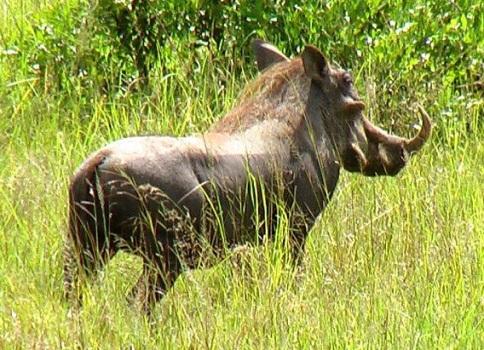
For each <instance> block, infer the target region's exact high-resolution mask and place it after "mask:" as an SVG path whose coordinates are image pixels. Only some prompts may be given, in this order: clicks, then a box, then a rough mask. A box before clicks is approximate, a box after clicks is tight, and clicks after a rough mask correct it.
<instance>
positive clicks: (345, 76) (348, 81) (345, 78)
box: [343, 73, 353, 85]
mask: <svg viewBox="0 0 484 350" xmlns="http://www.w3.org/2000/svg"><path fill="white" fill-rule="evenodd" d="M343 82H344V83H345V85H351V84H353V78H352V77H351V75H350V74H348V73H345V74H343Z"/></svg>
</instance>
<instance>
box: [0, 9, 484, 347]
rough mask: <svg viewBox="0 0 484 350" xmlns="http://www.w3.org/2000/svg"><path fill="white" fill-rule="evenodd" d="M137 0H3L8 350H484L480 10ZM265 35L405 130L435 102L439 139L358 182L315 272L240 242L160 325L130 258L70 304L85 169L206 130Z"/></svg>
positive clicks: (335, 215)
mask: <svg viewBox="0 0 484 350" xmlns="http://www.w3.org/2000/svg"><path fill="white" fill-rule="evenodd" d="M129 3H130V2H129V1H114V0H113V1H107V0H104V1H102V0H100V1H87V0H63V1H62V0H59V1H55V2H49V1H39V0H22V1H16V0H4V1H3V2H2V4H1V5H0V348H2V349H10V348H47V347H49V348H63V347H66V348H78V347H82V348H84V347H85V348H133V347H134V348H140V349H143V348H157V349H160V348H161V349H163V348H178V347H181V348H220V349H227V348H239V347H240V348H248V349H251V348H276V349H278V348H333V347H334V348H378V349H380V348H396V349H402V348H403V349H408V348H422V349H428V348H434V349H441V348H462V349H472V348H473V349H481V348H482V347H483V344H484V331H483V329H484V326H483V315H484V308H483V297H482V296H483V289H484V283H483V275H484V274H483V272H484V271H483V252H484V249H483V243H484V242H483V240H484V236H483V234H482V232H484V220H483V218H482V214H483V213H484V199H483V198H484V197H483V191H484V187H483V182H484V142H483V137H482V135H484V133H483V132H484V130H483V124H482V115H483V99H482V97H483V96H482V92H483V90H482V89H483V82H482V76H481V74H482V72H483V71H484V66H483V56H484V55H483V50H484V48H483V38H484V17H483V13H484V9H483V5H482V2H479V1H477V0H474V1H466V0H458V1H440V0H432V1H419V0H412V1H391V2H390V1H378V0H373V1H371V0H369V1H367V2H366V3H363V2H349V1H316V0H314V1H306V2H304V3H305V4H304V5H302V4H300V5H298V3H299V2H297V1H293V0H287V1H275V2H274V4H273V5H269V2H266V1H262V0H260V1H254V2H250V3H251V4H252V5H251V6H249V2H248V1H241V2H240V3H241V4H239V2H235V1H225V2H223V4H218V5H214V4H213V3H215V2H204V1H195V0H192V1H188V2H187V4H185V5H183V6H182V5H180V4H182V2H178V1H174V0H173V1H159V2H156V3H155V2H149V4H151V6H152V7H148V6H147V5H146V4H144V5H139V6H140V7H139V8H135V9H130V8H129V6H128V4H129ZM146 3H148V2H146ZM353 3H354V4H353ZM113 16H118V18H121V19H124V22H123V21H121V22H119V21H118V22H119V23H124V24H123V26H122V28H121V29H122V30H121V32H123V30H124V32H123V33H124V34H123V35H124V36H121V35H118V37H117V36H116V33H118V34H119V33H121V32H120V27H119V26H118V24H117V22H116V21H115V20H113V18H114V17H113ZM153 16H155V17H153ZM143 18H145V19H146V18H148V19H150V21H151V22H150V21H148V22H143ZM153 18H155V19H156V21H154V22H153ZM140 21H141V22H140ZM139 23H145V25H148V26H155V27H156V28H154V27H153V28H154V29H153V31H152V32H150V35H147V36H143V37H140V35H141V34H140V33H142V31H139V28H141V27H140V25H139ZM146 23H147V24H146ZM117 26H118V27H117ZM123 28H124V29H123ZM255 36H259V37H263V38H266V39H268V40H269V41H272V42H274V43H275V44H276V45H277V46H278V47H280V48H281V49H283V51H284V52H285V53H287V54H293V55H295V54H296V53H297V51H298V50H300V49H301V48H302V47H303V45H304V43H313V44H315V45H316V46H318V47H320V48H321V49H322V50H323V51H324V52H325V53H326V54H327V56H328V57H329V58H330V59H331V60H333V61H335V62H337V63H339V64H340V65H342V66H344V67H347V68H351V69H352V70H353V72H354V75H355V78H356V84H357V86H358V88H359V91H360V93H361V95H362V96H364V98H365V100H366V102H367V105H368V114H369V115H370V117H371V118H372V119H373V120H377V121H379V124H380V125H381V126H383V127H385V128H387V129H391V130H392V131H394V132H396V133H398V134H400V135H402V136H409V135H410V134H413V133H414V131H415V130H413V123H415V122H416V121H417V119H416V113H414V111H415V103H416V102H417V101H418V102H419V103H421V104H422V105H423V106H425V107H426V108H427V110H428V112H429V113H430V114H431V116H432V118H433V120H434V123H435V129H434V135H433V137H432V142H431V144H429V145H427V146H426V147H425V148H424V150H423V151H422V152H420V153H419V154H418V155H417V156H415V157H414V159H413V160H412V162H411V163H410V164H409V166H408V167H407V168H406V170H405V171H404V172H403V173H402V174H400V175H399V176H398V177H396V178H374V179H370V178H364V177H362V176H357V175H350V174H345V175H344V176H343V177H342V179H341V181H340V184H339V189H338V191H337V193H336V195H335V197H334V198H333V200H332V202H331V203H330V205H329V207H328V209H327V210H326V212H325V213H324V215H323V216H322V218H321V220H320V222H319V223H318V225H317V226H316V227H315V228H314V229H313V231H312V232H311V234H310V238H309V241H308V246H307V254H306V257H305V265H304V266H305V268H304V270H303V271H300V272H297V273H295V272H294V271H293V270H291V269H290V267H288V266H287V265H285V264H283V263H282V262H281V260H280V259H278V256H280V249H282V248H277V247H275V246H274V244H270V243H267V244H264V245H262V246H260V247H255V248H249V249H242V250H239V251H238V252H237V253H234V254H233V256H230V257H228V258H227V260H226V261H224V262H222V263H221V264H219V265H217V266H215V267H213V268H211V269H206V270H203V271H192V272H189V273H186V274H184V275H183V276H182V277H181V278H180V279H179V280H178V282H177V283H176V285H175V288H173V289H172V290H171V291H170V292H169V294H168V295H167V297H166V298H165V299H164V301H163V302H161V303H159V305H158V306H157V307H156V310H155V315H154V322H153V324H152V325H150V323H149V320H147V319H146V318H144V317H142V316H140V315H139V314H137V313H136V311H134V310H133V309H131V308H130V307H129V306H128V305H127V303H126V302H125V295H126V293H127V291H128V290H129V289H130V287H131V286H132V285H133V284H134V282H135V281H136V279H137V276H138V274H139V272H140V269H141V262H140V261H138V260H137V259H135V258H133V257H131V256H128V255H120V256H118V257H116V258H115V259H114V260H113V261H112V263H111V264H110V265H109V266H108V268H107V269H106V271H105V272H104V273H103V274H102V275H101V276H100V278H99V283H96V284H92V285H89V286H86V298H85V303H84V306H83V308H82V310H81V311H80V313H79V314H75V313H72V312H71V311H69V306H68V305H67V303H66V302H65V301H64V300H63V298H62V293H63V281H62V245H63V236H64V232H65V229H66V211H67V210H66V208H67V183H68V179H69V175H70V174H71V173H72V171H73V170H74V169H75V167H76V166H77V165H78V164H79V163H80V162H81V161H82V160H83V159H84V158H85V157H86V156H87V155H88V154H89V153H90V152H91V151H93V150H95V149H96V148H98V147H100V146H101V145H103V144H105V143H106V142H109V141H111V140H114V139H117V138H120V137H125V136H128V135H135V134H154V133H156V134H170V135H185V134H189V133H196V132H201V131H203V130H205V129H206V128H207V126H208V125H210V124H211V123H212V122H213V121H214V120H217V119H218V118H220V117H221V116H222V115H223V114H224V112H226V111H228V110H230V108H231V106H232V105H233V103H234V102H235V100H236V98H237V96H238V95H239V94H240V92H241V90H242V89H243V86H244V85H245V84H246V83H247V81H249V80H250V79H251V78H252V77H254V76H255V74H257V73H256V71H255V67H254V64H253V62H252V60H253V59H252V58H251V57H250V51H249V50H248V47H249V45H248V44H249V42H250V40H251V38H253V37H255ZM123 38H129V39H130V40H128V41H126V40H125V41H124V42H123V40H122V39H123ZM140 47H142V49H140ZM136 49H138V50H137V51H136ZM133 50H135V51H136V53H133ZM283 229H284V223H281V230H283ZM236 261H237V263H236Z"/></svg>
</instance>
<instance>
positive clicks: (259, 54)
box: [252, 39, 289, 71]
mask: <svg viewBox="0 0 484 350" xmlns="http://www.w3.org/2000/svg"><path fill="white" fill-rule="evenodd" d="M252 50H253V51H254V55H255V60H256V61H257V68H258V69H259V71H263V70H264V69H266V68H267V67H269V66H272V65H273V64H275V63H278V62H285V61H289V58H287V57H286V56H285V55H284V54H283V53H282V52H281V51H279V50H278V49H277V48H276V47H275V46H274V45H271V44H269V43H266V42H265V41H262V40H260V39H255V40H253V41H252Z"/></svg>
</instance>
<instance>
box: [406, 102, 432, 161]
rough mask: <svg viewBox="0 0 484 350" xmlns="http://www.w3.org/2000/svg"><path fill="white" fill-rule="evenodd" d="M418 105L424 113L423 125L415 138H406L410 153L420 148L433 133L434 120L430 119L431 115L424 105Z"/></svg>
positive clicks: (421, 112)
mask: <svg viewBox="0 0 484 350" xmlns="http://www.w3.org/2000/svg"><path fill="white" fill-rule="evenodd" d="M417 107H418V110H419V112H420V114H421V115H422V127H421V128H420V131H419V132H418V134H417V135H416V136H415V137H414V138H412V139H410V140H405V142H404V147H405V150H406V151H407V152H409V153H413V152H417V151H418V150H420V149H421V148H422V147H423V145H424V144H425V142H427V140H428V139H429V138H430V134H431V133H432V122H431V121H430V117H429V115H428V114H427V112H426V111H425V109H424V108H423V107H422V106H420V105H418V106H417Z"/></svg>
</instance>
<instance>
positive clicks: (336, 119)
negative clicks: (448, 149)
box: [253, 40, 431, 176]
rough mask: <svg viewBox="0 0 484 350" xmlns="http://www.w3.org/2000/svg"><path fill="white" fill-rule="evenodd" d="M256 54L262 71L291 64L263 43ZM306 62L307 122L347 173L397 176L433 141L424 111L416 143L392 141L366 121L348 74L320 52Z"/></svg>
mask: <svg viewBox="0 0 484 350" xmlns="http://www.w3.org/2000/svg"><path fill="white" fill-rule="evenodd" d="M253 49H254V51H255V54H256V58H257V64H258V67H259V69H261V70H263V69H265V68H267V67H268V66H270V65H272V64H275V63H278V62H283V61H288V60H289V59H288V58H287V57H286V56H284V55H283V54H282V53H281V52H280V51H278V50H277V48H275V47H274V46H272V45H270V44H268V43H265V42H263V41H260V40H256V41H254V42H253ZM296 60H297V59H296ZM301 60H302V65H303V67H304V72H305V74H306V75H307V77H308V78H309V79H310V80H311V83H310V92H309V97H308V103H307V106H308V108H307V111H306V114H307V116H306V118H307V119H308V120H309V121H310V122H311V123H312V124H313V126H314V127H315V128H318V127H319V128H320V129H323V130H324V131H323V133H324V134H326V135H327V137H328V138H329V139H330V140H331V143H332V148H333V149H334V151H335V153H336V158H337V160H338V161H339V162H340V163H341V164H342V166H343V167H344V168H345V169H346V170H348V171H351V172H360V173H363V174H364V175H367V176H375V175H396V174H397V173H398V172H399V171H400V170H401V169H402V168H403V167H404V166H405V164H406V162H407V161H408V159H409V156H410V155H411V154H412V153H414V152H417V151H418V150H419V149H420V148H422V146H423V145H424V144H425V142H426V141H427V139H428V138H429V137H430V132H431V122H430V118H429V116H428V115H427V113H426V112H425V111H424V109H423V108H422V107H419V110H420V113H421V115H422V128H421V129H420V131H419V133H418V134H417V135H416V136H415V137H414V138H412V139H406V138H401V137H398V136H393V135H390V134H388V133H386V132H385V131H383V130H382V129H380V128H379V127H377V126H375V125H373V124H372V123H371V122H370V121H369V120H368V119H366V118H365V117H364V116H363V110H364V109H365V104H364V103H363V102H362V100H361V99H360V97H359V96H358V93H357V92H356V90H355V87H354V85H353V78H352V77H351V75H350V74H349V73H348V72H346V71H344V70H342V69H339V68H336V67H333V66H332V65H331V64H330V63H329V62H328V61H327V60H326V58H325V57H324V56H323V54H322V53H321V52H320V51H319V50H318V49H317V48H316V47H314V46H310V45H309V46H306V47H305V49H304V51H303V53H302V56H301Z"/></svg>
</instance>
